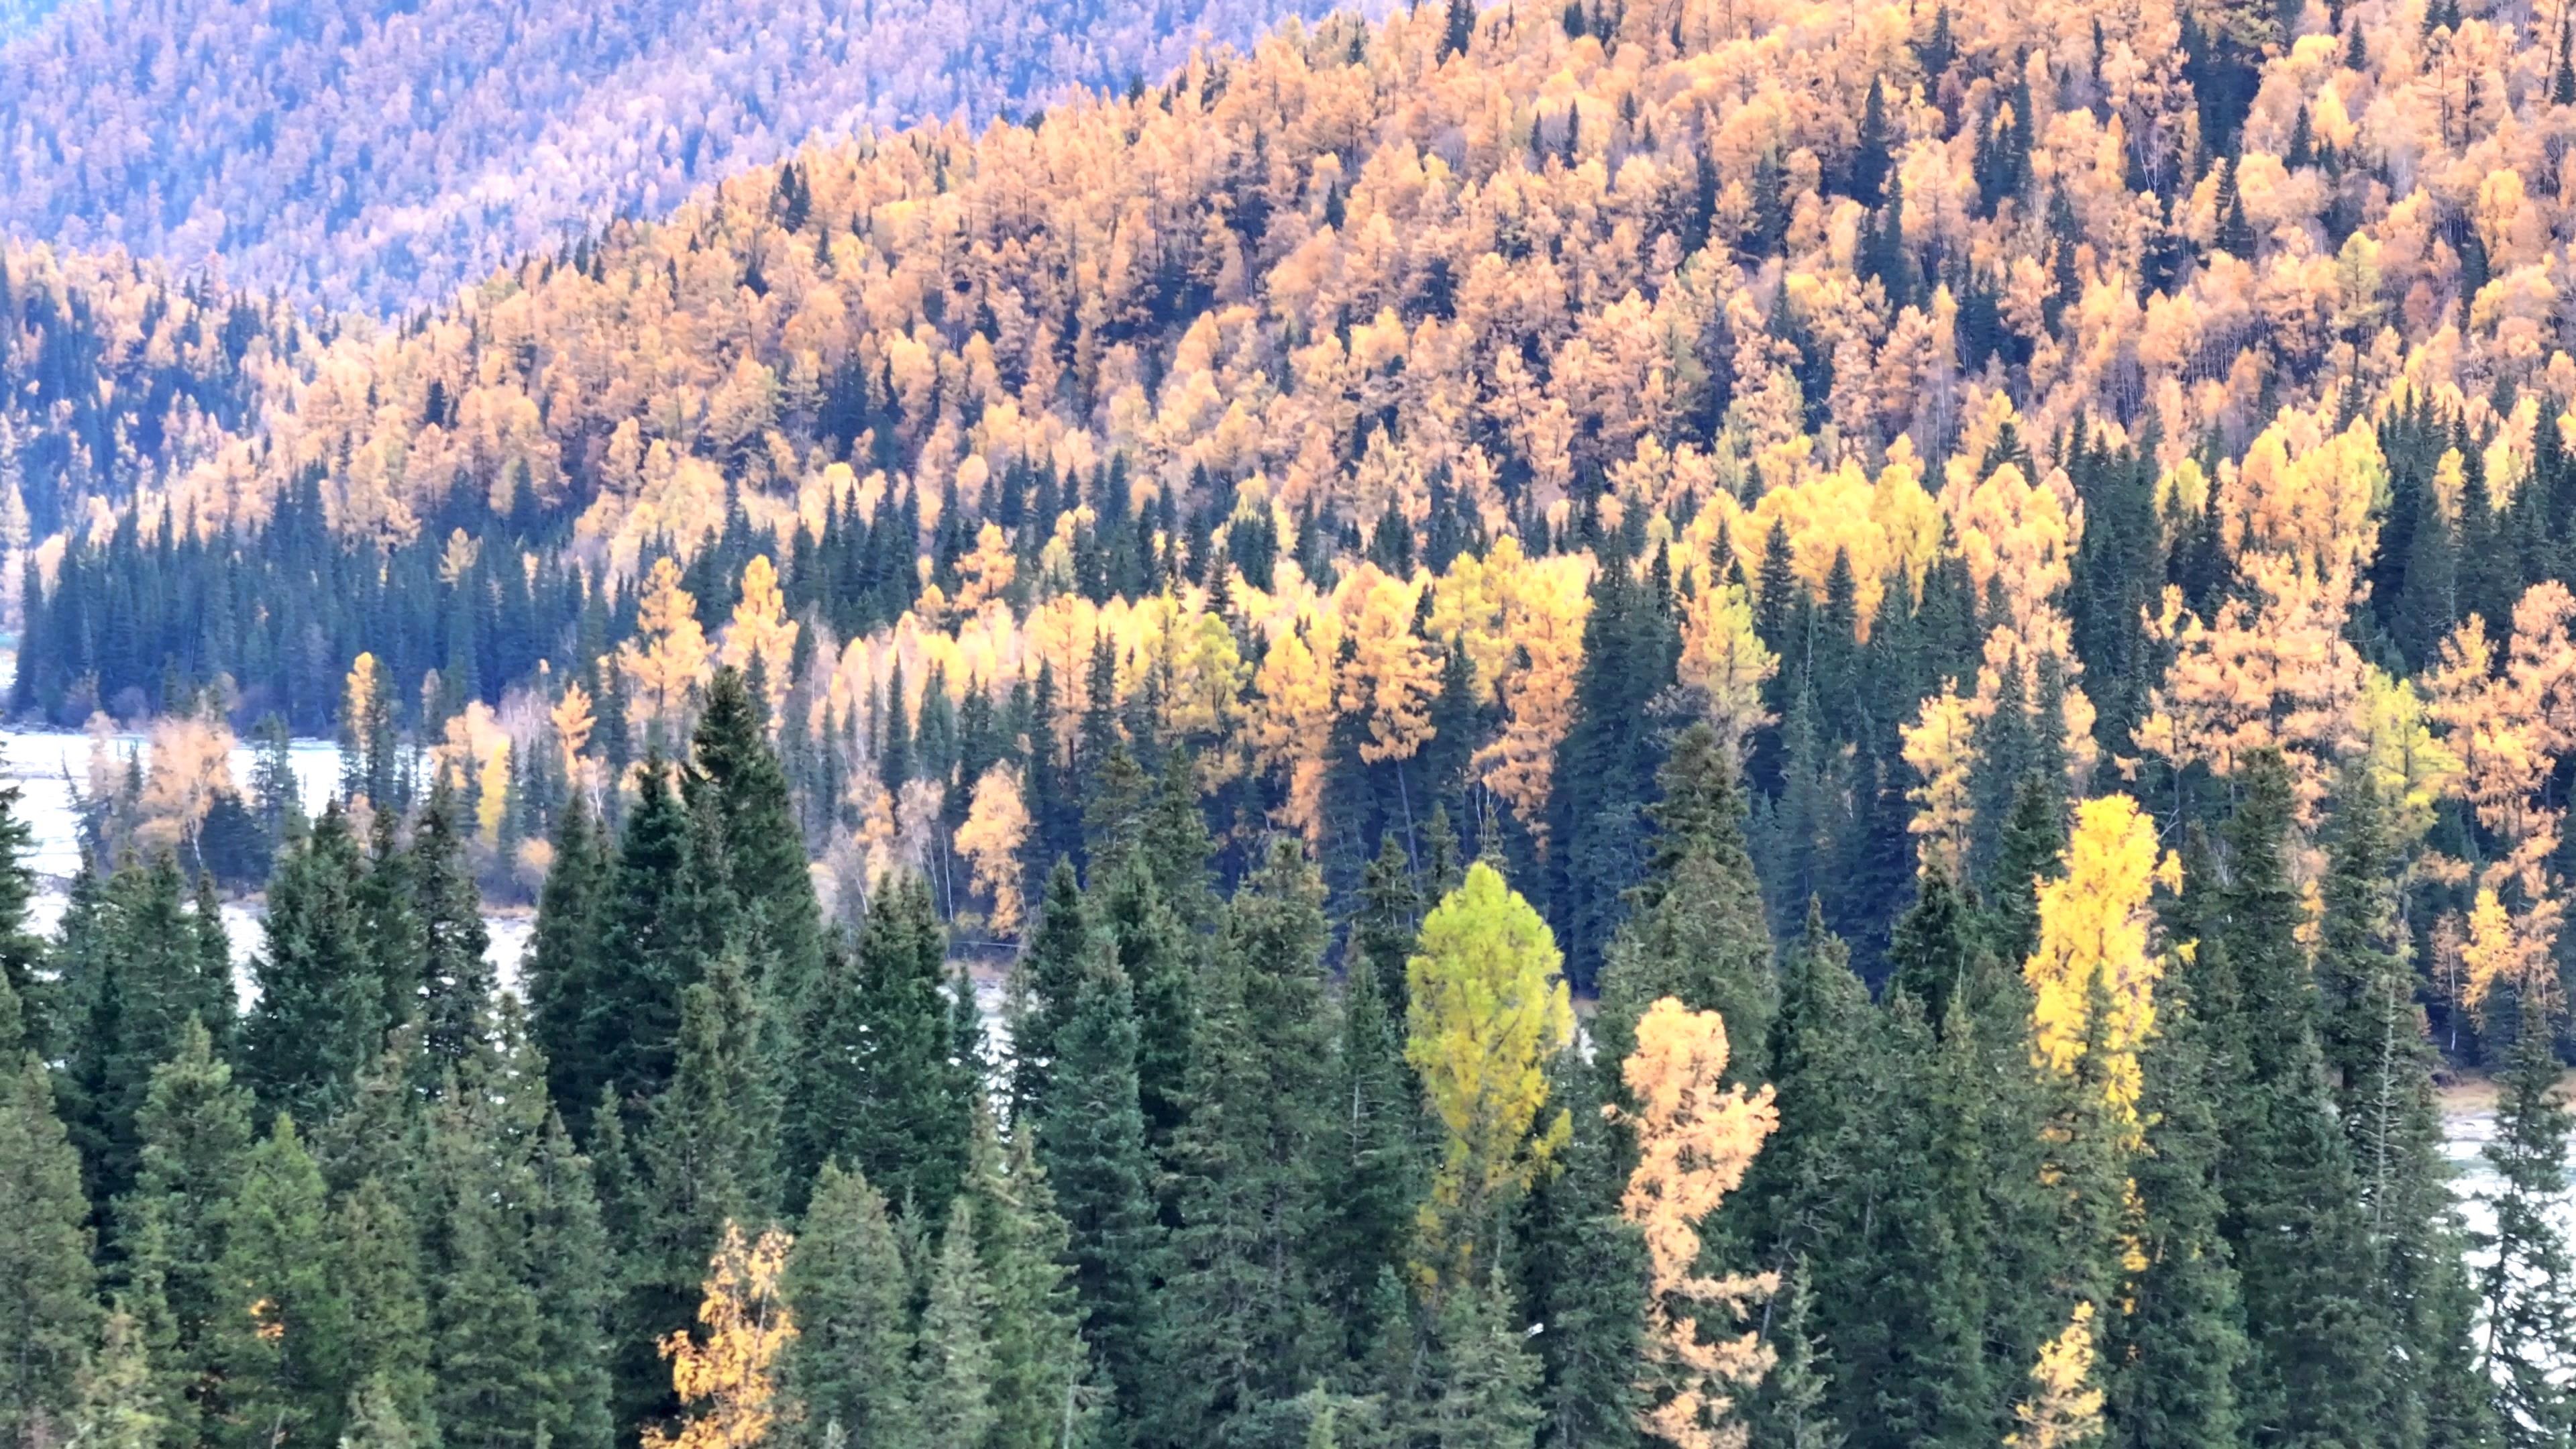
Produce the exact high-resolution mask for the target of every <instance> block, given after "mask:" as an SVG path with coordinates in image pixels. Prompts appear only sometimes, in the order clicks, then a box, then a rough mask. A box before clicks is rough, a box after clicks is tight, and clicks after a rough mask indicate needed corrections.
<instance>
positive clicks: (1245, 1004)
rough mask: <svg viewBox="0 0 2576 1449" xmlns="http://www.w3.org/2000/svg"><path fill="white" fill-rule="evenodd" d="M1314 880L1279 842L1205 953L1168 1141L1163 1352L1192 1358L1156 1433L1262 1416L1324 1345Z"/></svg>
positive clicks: (1296, 1384)
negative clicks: (1183, 1096) (1172, 1195)
mask: <svg viewBox="0 0 2576 1449" xmlns="http://www.w3.org/2000/svg"><path fill="white" fill-rule="evenodd" d="M1322 898H1323V887H1322V882H1321V881H1319V880H1318V879H1317V878H1316V874H1315V870H1314V868H1313V866H1312V865H1310V864H1309V863H1308V862H1307V861H1306V859H1305V856H1304V854H1303V852H1302V851H1301V850H1299V849H1298V848H1297V847H1296V846H1295V845H1293V844H1289V843H1286V842H1282V843H1280V844H1278V845H1276V846H1274V848H1273V849H1272V852H1271V855H1270V857H1269V859H1268V860H1267V861H1266V862H1265V863H1264V864H1263V866H1262V868H1261V869H1260V870H1258V871H1256V872H1255V873H1254V874H1253V875H1252V876H1251V877H1250V878H1248V879H1247V880H1246V881H1245V882H1244V884H1243V885H1242V887H1241V888H1240V889H1238V890H1237V891H1236V892H1235V896H1234V899H1233V901H1232V903H1231V904H1230V905H1229V906H1228V907H1227V910H1226V919H1225V926H1224V931H1223V934H1222V936H1221V938H1220V940H1219V941H1218V943H1217V945H1216V947H1215V951H1214V956H1213V959H1212V960H1211V961H1210V963H1209V967H1208V973H1207V976H1206V978H1205V981H1204V985H1205V987H1206V990H1205V993H1204V996H1203V998H1202V1000H1203V1009H1202V1012H1201V1015H1200V1037H1199V1050H1198V1052H1197V1055H1196V1056H1195V1058H1194V1059H1193V1071H1192V1077H1191V1083H1190V1102H1191V1117H1190V1121H1189V1123H1188V1125H1187V1126H1186V1127H1185V1128H1183V1130H1182V1132H1181V1135H1180V1138H1179V1141H1178V1142H1177V1144H1176V1147H1175V1151H1174V1160H1175V1163H1176V1164H1177V1167H1178V1171H1179V1173H1180V1177H1181V1181H1180V1184H1179V1188H1178V1194H1179V1207H1180V1228H1179V1231H1178V1232H1177V1234H1176V1235H1175V1238H1174V1252H1175V1256H1176V1259H1177V1265H1176V1275H1177V1276H1176V1279H1175V1282H1174V1284H1173V1290H1172V1294H1171V1297H1172V1302H1171V1305H1170V1309H1169V1317H1170V1321H1171V1324H1172V1329H1173V1333H1172V1343H1171V1348H1170V1350H1169V1351H1170V1353H1171V1355H1172V1361H1173V1362H1174V1363H1176V1364H1187V1365H1189V1366H1190V1370H1189V1372H1188V1374H1187V1375H1185V1376H1183V1378H1182V1380H1181V1381H1180V1382H1178V1383H1176V1384H1175V1385H1174V1386H1173V1392H1172V1393H1171V1394H1169V1395H1168V1396H1166V1401H1165V1403H1164V1405H1163V1408H1164V1410H1165V1411H1166V1413H1167V1415H1168V1416H1169V1417H1168V1418H1167V1420H1166V1421H1165V1422H1166V1425H1167V1426H1178V1427H1166V1428H1165V1429H1164V1430H1163V1434H1164V1438H1165V1440H1166V1441H1167V1442H1181V1441H1184V1440H1186V1439H1187V1438H1188V1436H1189V1435H1190V1434H1191V1433H1222V1432H1227V1426H1229V1425H1235V1424H1238V1423H1242V1424H1249V1423H1255V1422H1260V1421H1262V1420H1264V1419H1266V1418H1267V1417H1268V1416H1269V1415H1271V1414H1274V1413H1276V1412H1278V1411H1279V1406H1280V1405H1281V1404H1283V1403H1285V1402H1286V1401H1288V1400H1290V1399H1293V1398H1295V1397H1296V1396H1297V1395H1298V1394H1300V1393H1303V1392H1304V1391H1305V1390H1306V1389H1308V1388H1310V1387H1312V1385H1313V1379H1314V1377H1315V1375H1316V1374H1317V1373H1318V1372H1319V1371H1320V1370H1321V1368H1322V1366H1323V1363H1324V1361H1325V1360H1324V1358H1323V1355H1324V1353H1325V1351H1326V1348H1327V1345H1326V1344H1325V1343H1324V1342H1322V1341H1321V1339H1320V1336H1319V1334H1318V1331H1317V1325H1315V1323H1314V1322H1313V1320H1312V1317H1311V1315H1310V1314H1309V1313H1308V1312H1307V1311H1306V1307H1305V1305H1306V1304H1308V1303H1309V1302H1310V1301H1312V1295H1313V1291H1314V1290H1313V1287H1312V1284H1313V1283H1314V1282H1315V1281H1316V1276H1317V1273H1318V1271H1319V1264H1318V1262H1317V1258H1316V1254H1317V1253H1318V1251H1319V1250H1320V1248H1321V1247H1322V1246H1323V1241H1324V1240H1322V1239H1318V1238H1316V1237H1314V1236H1312V1231H1313V1225H1314V1223H1315V1221H1316V1216H1317V1213H1318V1211H1319V1206H1318V1203H1317V1199H1316V1192H1317V1182H1316V1176H1315V1167H1316V1164H1315V1161H1314V1159H1313V1157H1312V1156H1311V1155H1310V1152H1309V1150H1308V1149H1309V1144H1312V1143H1314V1142H1315V1141H1317V1140H1318V1139H1319V1138H1320V1137H1321V1136H1322V1135H1323V1134H1324V1132H1325V1131H1326V1130H1327V1124H1328V1123H1329V1122H1330V1121H1331V1120H1332V1104H1331V1103H1330V1102H1329V1100H1328V1099H1329V1096H1330V1094H1331V1093H1332V1091H1333V1088H1334V1077H1333V1073H1332V1058H1333V1050H1332V1048H1333V1023H1332V1013H1331V1011H1330V1008H1329V1005H1328V1000H1327V998H1326V996H1325V993H1324V982H1323V968H1322V957H1323V950H1324V942H1325V923H1324V914H1323V899H1322Z"/></svg>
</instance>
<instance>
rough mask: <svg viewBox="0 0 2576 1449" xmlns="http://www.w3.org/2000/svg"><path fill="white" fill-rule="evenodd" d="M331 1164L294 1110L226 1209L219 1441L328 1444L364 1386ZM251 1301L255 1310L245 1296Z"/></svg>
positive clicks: (256, 1151)
mask: <svg viewBox="0 0 2576 1449" xmlns="http://www.w3.org/2000/svg"><path fill="white" fill-rule="evenodd" d="M325 1199H326V1192H325V1189H324V1188H323V1185H322V1170H321V1169H320V1168H319V1167H317V1166H315V1165H314V1162H313V1158H312V1156H311V1155H310V1154H308V1153H307V1152H306V1151H305V1150H304V1144H303V1143H302V1142H301V1141H300V1140H299V1139H298V1138H297V1137H296V1135H295V1125H294V1123H293V1121H292V1120H291V1119H289V1118H287V1117H285V1116H282V1115H281V1116H280V1117H279V1118H278V1119H277V1124H276V1126H275V1128H274V1129H273V1130H271V1132H270V1133H269V1135H268V1136H267V1137H266V1138H264V1139H262V1140H261V1142H260V1143H259V1144H258V1145H257V1146H256V1147H254V1148H252V1149H251V1151H250V1153H249V1154H248V1155H247V1157H245V1159H244V1160H243V1164H242V1174H241V1177H240V1180H239V1181H238V1182H236V1183H235V1184H234V1187H233V1192H232V1195H231V1199H230V1201H229V1202H227V1203H226V1205H225V1210H224V1252H223V1257H222V1259H221V1262H220V1266H219V1269H218V1271H219V1272H220V1273H221V1275H222V1281H223V1286H224V1289H225V1290H226V1293H227V1301H226V1302H225V1304H224V1307H225V1308H226V1309H228V1310H229V1311H221V1312H218V1313H217V1314H216V1316H215V1320H214V1322H215V1325H216V1333H215V1335H214V1338H215V1344H214V1347H215V1355H214V1357H215V1364H216V1368H217V1372H218V1373H219V1374H220V1375H221V1376H222V1379H223V1393H224V1400H225V1411H226V1412H225V1419H224V1426H223V1428H222V1429H220V1430H218V1432H217V1435H216V1440H217V1442H218V1443H219V1444H229V1445H239V1446H242V1449H328V1446H331V1445H334V1444H336V1443H338V1442H339V1438H340V1416H341V1413H342V1411H343V1410H344V1409H345V1408H346V1407H347V1406H348V1400H349V1391H350V1389H351V1388H353V1387H354V1384H353V1383H352V1382H351V1376H350V1372H349V1352H350V1348H351V1342H350V1331H349V1330H350V1321H349V1304H348V1300H347V1299H346V1298H344V1297H343V1296H342V1295H341V1291H340V1285H339V1284H338V1283H337V1282H335V1281H333V1275H332V1273H331V1271H330V1268H331V1255H330V1252H329V1247H330V1239H331V1234H330V1219H329V1213H328V1210H327V1206H326V1201H325ZM245 1304H246V1305H247V1307H246V1308H245V1306H244V1305H245Z"/></svg>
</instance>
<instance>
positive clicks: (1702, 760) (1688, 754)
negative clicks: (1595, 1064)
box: [1593, 724, 1779, 1082]
mask: <svg viewBox="0 0 2576 1449" xmlns="http://www.w3.org/2000/svg"><path fill="white" fill-rule="evenodd" d="M1657 783H1658V784H1659V785H1660V786H1661V788H1662V791H1663V796H1662V799H1661V800H1660V801H1659V802H1658V803H1656V804H1655V805H1654V806H1653V807H1651V808H1650V809H1649V810H1648V811H1647V814H1648V815H1649V816H1650V817H1651V818H1652V819H1653V820H1654V822H1655V825H1656V829H1657V834H1656V836H1655V842H1654V847H1653V850H1652V853H1651V854H1650V855H1649V856H1648V858H1647V866H1646V877H1645V880H1644V881H1643V882H1642V883H1641V884H1640V885H1639V886H1638V887H1637V889H1636V891H1635V899H1634V901H1633V903H1632V908H1631V913H1630V915H1629V917H1628V919H1627V921H1626V922H1625V923H1624V924H1623V925H1622V926H1621V928H1620V931H1619V935H1618V937H1617V939H1616V940H1614V941H1613V942H1612V944H1611V947H1610V951H1609V955H1608V958H1607V961H1606V963H1605V964H1604V965H1603V967H1602V974H1601V1010H1600V1012H1599V1013H1598V1014H1597V1015H1596V1016H1595V1018H1594V1027H1593V1029H1594V1033H1595V1035H1596V1036H1597V1038H1598V1040H1599V1042H1600V1051H1599V1053H1598V1060H1600V1061H1601V1062H1602V1064H1603V1066H1604V1069H1605V1070H1606V1071H1607V1072H1608V1073H1609V1074H1610V1079H1611V1080H1613V1081H1615V1080H1616V1078H1617V1073H1618V1063H1620V1062H1622V1061H1625V1060H1626V1059H1627V1054H1628V1052H1629V1050H1630V1049H1631V1048H1632V1047H1633V1046H1634V1044H1635V1041H1636V1021H1637V1017H1638V1015H1639V1014H1640V1013H1642V1012H1643V1011H1644V1010H1645V1009H1646V1007H1647V1006H1648V1005H1649V1004H1651V1003H1652V1002H1654V1001H1655V1000H1656V999H1657V998H1659V997H1664V996H1671V997H1675V998H1677V999H1679V1000H1680V1001H1681V1003H1682V1004H1683V1005H1684V1006H1687V1007H1689V1008H1691V1009H1692V1010H1694V1011H1715V1012H1717V1013H1718V1014H1719V1015H1721V1016H1723V1017H1724V1018H1725V1019H1726V1025H1727V1032H1728V1035H1729V1039H1730V1040H1732V1041H1738V1042H1742V1043H1743V1044H1744V1046H1743V1048H1742V1049H1741V1050H1739V1051H1738V1052H1737V1053H1736V1054H1735V1055H1734V1056H1733V1057H1732V1058H1730V1060H1729V1061H1728V1064H1727V1074H1728V1078H1729V1080H1731V1081H1738V1082H1757V1081H1760V1080H1762V1076H1763V1062H1764V1057H1763V1051H1762V1043H1763V1041H1764V1039H1765V1037H1766V1036H1767V1035H1768V1034H1769V1030H1770V1023H1771V1015H1772V1012H1773V1010H1774V1008H1775V1006H1776V1005H1777V1002H1778V998H1779V985H1778V981H1777V978H1776V977H1775V975H1774V973H1773V971H1772V966H1771V953H1772V945H1771V930H1770V925H1769V922H1768V920H1767V919H1766V917H1765V915H1764V913H1763V909H1762V887H1761V881H1760V879H1759V877H1757V876H1756V875H1755V873H1754V869H1753V859H1752V856H1751V855H1750V854H1749V853H1748V851H1747V849H1746V846H1745V841H1744V827H1743V820H1744V804H1743V799H1742V797H1741V795H1740V794H1739V793H1738V791H1737V786H1736V779H1735V766H1734V762H1733V761H1732V760H1731V759H1729V758H1728V757H1727V752H1726V747H1725V745H1724V744H1723V742H1721V741H1720V740H1719V739H1718V737H1717V734H1716V732H1715V731H1714V730H1711V729H1710V728H1709V727H1708V726H1707V725H1705V724H1694V725H1692V726H1690V727H1689V728H1688V729H1685V730H1683V731H1682V732H1681V734H1680V735H1679V736H1678V737H1676V738H1675V740H1674V741H1673V748H1672V755H1671V757H1670V759H1669V760H1667V761H1666V763H1665V765H1664V768H1663V770H1662V771H1661V773H1660V774H1659V775H1658V776H1657Z"/></svg>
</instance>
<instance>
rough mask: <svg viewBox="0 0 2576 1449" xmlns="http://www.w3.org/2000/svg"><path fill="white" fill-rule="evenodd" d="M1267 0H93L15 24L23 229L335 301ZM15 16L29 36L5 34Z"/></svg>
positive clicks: (1105, 78)
mask: <svg viewBox="0 0 2576 1449" xmlns="http://www.w3.org/2000/svg"><path fill="white" fill-rule="evenodd" d="M1276 13H1277V12H1275V11H1274V10H1272V9H1270V8H1268V7H1266V6H1264V5H1260V4H1256V3H1251V0H1203V3H1198V4H1195V5H1189V4H1179V3H1167V4H1158V5H1153V6H1123V5H1122V6H1108V5H1102V4H1100V3H1097V0H1045V3H1039V4H997V3H993V0H859V3H848V0H777V3H754V4H739V5H720V6H703V5H686V4H675V3H670V0H648V3H644V4H640V5H619V6H605V5H595V4H593V5H582V4H575V5H545V6H536V5H528V4H524V3H517V0H427V3H423V4H395V3H388V0H252V3H245V4H228V5H216V6H206V5H189V4H177V3H171V0H146V3H142V4H133V5H125V4H120V5H114V6H104V5H96V4H74V5H69V6H65V7H63V8H61V9H60V10H58V11H56V12H55V13H53V14H52V15H51V16H50V17H49V18H47V19H45V20H43V21H40V22H31V24H30V25H29V27H28V29H29V32H30V33H28V34H26V35H25V36H23V37H21V38H18V39H16V40H15V41H13V42H12V43H10V44H8V45H7V46H5V48H0V226H6V227H7V228H8V229H10V230H12V231H14V232H16V233H18V234H20V235H23V236H31V237H36V238H41V239H47V240H55V241H60V242H62V243H65V244H68V245H73V246H80V247H90V248H101V247H107V246H111V245H115V246H123V247H126V248H128V249H130V250H133V251H136V252H138V253H146V254H150V255H154V256H157V257H161V258H164V259H166V260H168V261H171V262H173V263H176V264H178V265H180V266H183V267H187V268H195V267H198V266H200V265H201V264H203V263H205V262H207V261H209V260H212V259H216V258H220V259H221V260H222V261H223V263H224V264H225V267H226V270H227V273H228V275H229V277H230V279H231V280H232V281H233V282H234V283H236V284H239V285H244V286H247V287H250V288H252V289H255V290H266V289H283V290H286V291H288V292H290V293H292V294H294V295H295V296H296V297H297V298H298V299H299V300H302V301H305V302H308V303H320V304H323V305H325V306H328V307H332V308H360V309H370V310H399V309H402V308H407V307H411V306H414V305H417V304H419V303H422V302H424V301H427V302H439V301H444V300H445V299H446V298H447V296H448V295H449V293H450V292H452V290H453V289H454V288H456V287H457V286H459V285H461V284H463V283H466V282H469V281H471V280H473V279H475V278H478V277H480V276H482V275H483V274H484V273H486V272H489V271H491V270H492V269H493V268H495V267H497V266H499V265H501V264H502V263H504V262H506V261H508V260H510V259H512V258H514V257H517V256H519V255H521V254H524V253H527V252H530V251H534V250H540V249H545V248H550V247H552V246H553V245H554V244H555V243H556V242H557V241H558V240H559V239H561V238H562V237H564V236H565V235H567V234H569V233H572V232H576V231H579V230H582V229H585V228H588V227H591V226H595V225H597V224H598V223H599V222H601V221H603V220H605V219H606V218H608V217H610V216H614V215H620V214H630V215H646V216H650V215H658V214H659V213H661V212H663V211H665V210H667V209H669V208H670V207H671V206H673V205H675V204H676V203H678V202H679V201H680V200H681V198H683V197H684V196H686V195H687V194H688V193H689V192H691V191H692V190H694V189H695V188H696V187H698V186H700V185H701V184H703V183H704V182H706V181H707V180H709V179H711V178H716V177H722V176H726V175H729V174H731V173H733V172H735V171H738V170H740V169H742V168H743V167H745V166H749V165H753V164H757V163H760V162H765V161H771V160H775V159H776V158H778V157H779V156H781V155H784V154H785V153H786V152H787V151H789V150H791V149H792V148H793V147H795V146H796V145H797V144H799V143H801V142H803V141H805V140H806V139H808V138H809V137H813V136H816V135H826V136H829V135H849V134H853V133H854V132H856V131H857V130H859V129H861V128H863V127H867V126H878V127H884V126H892V125H900V124H903V123H906V122H909V121H911V120H913V119H914V118H916V117H920V116H936V115H946V114H949V113H950V112H952V111H955V110H958V109H963V110H965V111H966V112H968V113H969V114H971V115H975V116H988V115H993V114H996V113H998V112H1001V111H1003V110H1005V109H1009V108H1012V107H1027V106H1031V105H1036V104H1042V103H1044V102H1045V101H1046V100H1047V99H1048V98H1050V97H1051V96H1053V95H1054V94H1055V93H1057V92H1058V91H1059V90H1061V89H1062V88H1064V87H1067V86H1073V85H1112V84H1124V83H1125V81H1126V80H1127V78H1128V77H1129V76H1131V75H1137V74H1143V75H1158V74H1161V73H1163V72H1165V71H1168V70H1169V69H1171V68H1172V67H1173V66H1176V65H1178V64H1179V63H1180V62H1181V60H1182V59H1184V58H1185V57H1186V56H1187V54H1188V52H1189V49H1190V47H1191V46H1192V45H1193V44H1195V43H1198V42H1199V40H1200V38H1201V37H1202V36H1208V37H1213V38H1218V39H1229V40H1234V39H1243V38H1247V37H1248V36H1249V35H1250V34H1251V33H1252V32H1254V31H1255V30H1257V29H1258V28H1259V27H1260V26H1262V25H1264V24H1267V23H1268V22H1269V21H1271V20H1272V19H1274V18H1275V16H1276ZM0 33H5V32H0Z"/></svg>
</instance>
